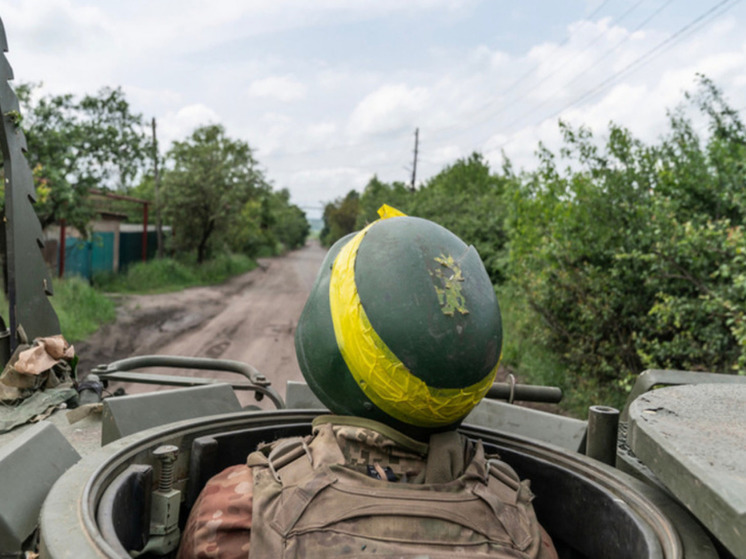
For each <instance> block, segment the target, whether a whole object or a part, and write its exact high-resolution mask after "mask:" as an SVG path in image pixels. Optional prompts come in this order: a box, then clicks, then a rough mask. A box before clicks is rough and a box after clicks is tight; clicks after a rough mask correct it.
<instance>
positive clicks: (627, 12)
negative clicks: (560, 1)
mask: <svg viewBox="0 0 746 559" xmlns="http://www.w3.org/2000/svg"><path fill="white" fill-rule="evenodd" d="M645 1H646V0H638V1H637V2H636V3H635V4H633V5H632V6H630V7H629V8H628V9H627V10H625V11H624V12H623V13H622V14H621V15H619V16H617V17H616V18H614V19H613V20H612V21H611V22H610V23H609V27H608V28H607V29H606V30H604V31H601V33H599V34H598V35H596V36H595V37H594V38H593V39H592V40H591V41H590V42H589V43H587V44H586V45H585V46H584V47H583V48H582V50H581V51H580V52H578V53H577V54H575V55H574V56H573V57H571V58H569V59H566V60H564V61H563V62H562V63H560V64H558V65H556V67H555V69H554V70H553V71H552V72H550V73H549V74H547V75H545V76H544V77H543V78H542V79H541V80H539V81H538V82H536V83H533V84H532V88H533V89H536V88H538V87H539V86H540V85H541V84H543V83H544V82H546V81H547V80H548V79H549V78H551V77H553V76H555V75H556V74H557V73H558V72H560V71H561V70H563V69H564V68H566V67H567V66H568V64H569V63H571V62H572V61H573V60H574V59H576V58H579V57H580V56H582V55H583V54H584V53H586V52H587V51H589V50H590V49H591V47H592V46H593V45H595V44H596V43H597V42H598V41H600V40H601V39H602V38H603V37H605V36H606V35H608V33H609V31H610V30H611V29H612V28H613V27H614V25H616V24H617V23H619V22H620V21H622V20H624V18H626V17H627V16H628V15H630V14H631V13H633V12H634V11H635V10H636V9H637V8H639V7H640V5H642V4H643V3H644V2H645ZM672 1H673V0H669V3H670V2H672ZM606 4H608V0H607V1H606V2H603V3H602V4H601V5H600V6H599V7H598V8H597V9H596V10H594V11H593V13H591V14H590V15H588V16H587V19H589V20H590V19H592V18H593V17H594V16H595V15H596V14H597V13H598V12H599V11H600V10H601V8H603V7H604V6H605V5H606ZM664 7H665V6H664ZM659 11H660V9H659V10H658V11H657V12H656V13H654V14H653V16H652V17H654V16H655V15H657V13H658V12H659ZM652 17H648V18H647V19H646V20H645V21H644V22H643V23H642V24H640V25H638V27H637V28H635V31H637V30H639V29H640V27H642V25H644V24H645V23H647V22H649V21H650V20H651V19H652ZM633 32H634V31H633ZM571 38H572V36H571V35H568V36H567V37H565V39H564V40H563V41H562V42H561V43H560V44H559V45H557V46H556V47H555V48H554V49H553V50H552V54H554V53H555V52H556V51H558V50H559V49H560V48H561V47H563V46H565V45H566V44H567V43H568V42H569V41H570V39H571ZM543 62H544V63H545V64H550V63H551V62H552V61H551V58H550V59H548V60H544V61H543ZM541 64H542V62H537V63H536V64H534V65H533V66H532V67H531V68H530V69H529V70H528V71H527V72H526V73H524V74H523V75H521V77H520V78H518V80H516V81H515V82H513V83H512V84H511V85H509V86H508V87H507V88H505V89H503V90H502V91H501V92H499V93H497V94H495V95H494V96H493V97H492V99H491V100H489V101H487V102H486V103H484V104H482V106H481V107H480V108H479V109H477V110H476V111H473V112H472V114H474V115H475V114H480V115H481V116H482V120H486V118H496V117H497V116H499V115H501V114H502V113H504V112H505V111H506V110H508V109H509V108H510V106H511V105H510V104H509V103H504V104H503V106H502V107H501V108H500V109H498V111H497V112H495V113H492V114H491V115H489V116H488V117H485V116H484V111H486V110H487V109H489V108H490V107H492V106H493V105H494V104H495V103H497V102H498V101H499V100H500V98H501V97H502V96H503V95H505V94H506V93H508V92H510V91H511V90H513V89H514V86H516V85H517V84H518V83H519V82H521V81H523V80H524V78H526V77H527V76H529V75H530V74H532V73H533V72H534V71H535V70H536V69H537V68H538V67H539V66H540V65H541ZM517 99H518V97H517V96H514V97H512V101H516V100H517ZM454 128H461V129H462V130H463V129H464V127H463V126H462V125H460V124H452V125H450V126H445V127H442V128H440V129H438V130H436V132H440V131H444V130H453V129H454ZM452 136H453V135H452V134H450V135H447V136H445V137H443V136H440V138H439V139H441V140H442V139H447V138H450V137H452Z"/></svg>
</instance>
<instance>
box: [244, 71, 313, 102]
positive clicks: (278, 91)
mask: <svg viewBox="0 0 746 559" xmlns="http://www.w3.org/2000/svg"><path fill="white" fill-rule="evenodd" d="M248 94H249V96H250V97H266V98H270V99H277V100H279V101H283V102H285V103H287V102H289V101H297V100H298V99H303V98H304V97H305V96H306V86H305V85H304V84H303V83H301V82H299V81H298V80H296V79H294V78H292V77H290V76H270V77H268V78H263V79H261V80H255V81H253V82H252V83H251V85H250V86H249V89H248Z"/></svg>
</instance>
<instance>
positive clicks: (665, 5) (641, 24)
mask: <svg viewBox="0 0 746 559" xmlns="http://www.w3.org/2000/svg"><path fill="white" fill-rule="evenodd" d="M725 1H730V0H725ZM672 2H673V0H667V1H666V2H664V3H663V4H662V5H660V6H659V7H658V9H657V10H655V11H654V12H653V13H652V14H650V15H649V16H648V17H647V18H645V20H643V21H642V22H641V23H640V24H639V25H638V26H637V27H635V28H634V29H633V30H632V31H630V32H629V33H627V35H625V37H624V38H623V39H622V40H621V41H619V42H618V43H617V44H616V45H614V46H613V47H611V48H610V49H608V50H607V51H606V52H604V53H603V54H602V55H601V56H600V57H599V58H597V59H596V60H595V61H594V62H593V63H592V64H591V65H590V66H588V67H586V68H585V69H584V70H582V71H581V72H580V73H579V74H577V75H576V76H575V77H574V78H572V79H571V80H570V81H568V82H567V83H565V84H564V85H562V86H561V87H559V88H558V89H555V90H554V91H553V92H552V94H551V95H549V96H548V97H547V98H546V99H545V100H544V101H542V102H541V103H539V104H538V105H535V106H534V107H532V108H531V109H529V110H528V111H526V112H524V113H523V114H521V115H519V116H518V117H516V118H514V119H513V120H511V121H510V122H508V124H507V125H506V128H510V127H511V126H513V125H514V124H516V123H518V122H520V121H521V120H523V118H524V117H525V116H527V115H529V114H531V113H533V112H535V111H536V110H537V109H540V108H541V107H543V106H544V105H546V104H547V103H549V102H550V101H551V100H552V99H553V98H554V96H555V95H556V94H557V93H559V92H560V91H561V90H562V89H564V88H565V87H567V86H569V85H572V84H574V83H575V82H577V81H578V80H579V79H580V78H581V77H582V76H584V75H586V74H587V73H588V72H590V71H591V70H592V69H593V68H595V67H596V66H598V65H599V64H600V63H601V62H602V61H604V60H605V59H606V58H608V57H609V56H611V55H612V54H613V53H615V52H616V51H617V50H619V48H620V47H621V46H622V45H623V44H624V43H626V42H627V41H629V39H630V38H631V37H632V35H633V34H634V33H636V32H637V31H639V30H640V29H642V27H643V26H645V25H647V24H648V23H650V22H651V21H652V20H653V19H655V18H656V17H657V16H658V15H659V14H660V13H661V12H662V11H663V10H664V9H665V8H666V7H668V5H669V4H671V3H672ZM581 54H582V53H581ZM543 81H546V80H543Z"/></svg>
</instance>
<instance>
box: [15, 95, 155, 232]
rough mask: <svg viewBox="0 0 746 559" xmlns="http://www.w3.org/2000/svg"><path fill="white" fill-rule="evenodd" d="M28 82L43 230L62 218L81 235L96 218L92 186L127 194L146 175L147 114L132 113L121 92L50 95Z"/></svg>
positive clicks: (26, 101)
mask: <svg viewBox="0 0 746 559" xmlns="http://www.w3.org/2000/svg"><path fill="white" fill-rule="evenodd" d="M35 87H36V86H33V85H29V84H23V85H21V86H19V87H18V90H17V93H18V97H19V100H20V102H21V107H22V112H23V119H22V121H21V126H22V127H23V129H24V133H25V135H26V140H27V144H28V158H29V165H30V166H31V168H32V170H33V174H34V179H35V182H36V186H37V193H38V202H37V204H36V211H37V214H38V215H39V218H40V221H41V223H42V227H46V226H47V225H49V224H51V223H55V222H57V221H59V220H60V219H65V220H67V222H68V223H70V224H72V225H74V226H75V227H76V228H77V229H79V230H80V231H82V232H85V231H86V227H87V225H88V222H89V221H90V219H91V218H92V216H93V209H92V208H91V206H90V204H89V203H88V201H87V199H88V194H89V191H90V189H92V188H115V189H119V190H124V189H126V188H128V187H129V186H131V185H132V184H133V183H134V182H135V181H136V180H137V178H138V177H139V175H140V174H141V172H142V170H143V168H144V166H145V165H146V161H147V156H148V152H147V149H148V145H149V141H150V140H149V138H148V136H147V135H146V132H145V129H144V127H143V121H142V116H141V115H139V114H135V113H133V112H132V111H131V109H130V106H129V103H128V102H127V100H126V99H125V97H124V93H123V92H122V90H121V89H119V88H117V89H111V88H104V89H102V90H101V91H99V92H98V94H97V95H85V96H83V97H82V98H81V99H77V98H76V97H74V96H73V95H70V94H66V95H47V96H44V97H41V98H39V99H38V100H37V99H36V98H35V96H34V95H33V93H34V90H35Z"/></svg>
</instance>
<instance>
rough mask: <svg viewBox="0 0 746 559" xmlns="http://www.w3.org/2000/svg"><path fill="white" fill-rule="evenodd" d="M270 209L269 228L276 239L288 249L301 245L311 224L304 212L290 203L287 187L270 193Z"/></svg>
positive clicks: (304, 241)
mask: <svg viewBox="0 0 746 559" xmlns="http://www.w3.org/2000/svg"><path fill="white" fill-rule="evenodd" d="M270 211H271V213H272V214H273V215H274V222H273V223H272V226H271V230H272V232H273V233H274V235H275V237H276V238H277V240H278V241H279V242H281V243H282V244H283V246H284V247H285V248H287V249H290V250H293V249H296V248H300V247H302V246H303V245H304V244H305V243H306V239H307V238H308V233H309V232H310V231H311V226H310V225H309V223H308V220H307V219H306V214H305V212H304V211H303V210H301V209H300V208H299V207H298V206H296V205H295V204H291V203H290V192H289V191H288V190H287V189H284V188H283V189H282V190H280V191H278V192H273V193H272V196H271V198H270Z"/></svg>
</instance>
